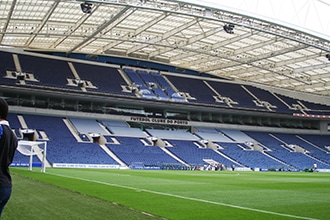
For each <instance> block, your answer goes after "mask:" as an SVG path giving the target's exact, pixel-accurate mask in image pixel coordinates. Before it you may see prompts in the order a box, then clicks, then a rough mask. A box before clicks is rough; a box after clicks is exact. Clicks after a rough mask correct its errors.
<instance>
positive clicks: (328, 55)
mask: <svg viewBox="0 0 330 220" xmlns="http://www.w3.org/2000/svg"><path fill="white" fill-rule="evenodd" d="M325 57H326V58H327V59H328V60H329V61H330V53H328V54H327V55H325Z"/></svg>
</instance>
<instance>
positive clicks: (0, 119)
mask: <svg viewBox="0 0 330 220" xmlns="http://www.w3.org/2000/svg"><path fill="white" fill-rule="evenodd" d="M7 115H8V104H7V102H6V101H5V100H4V99H2V98H0V216H1V214H2V211H3V209H4V207H5V205H6V204H7V202H8V200H9V198H10V195H11V191H12V179H11V175H10V172H9V166H10V164H11V163H12V162H13V158H14V154H15V151H16V148H17V144H18V143H17V138H16V135H15V134H14V133H13V131H12V130H11V128H10V127H9V123H8V121H7Z"/></svg>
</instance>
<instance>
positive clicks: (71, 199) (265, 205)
mask: <svg viewBox="0 0 330 220" xmlns="http://www.w3.org/2000/svg"><path fill="white" fill-rule="evenodd" d="M11 173H12V176H13V194H12V197H11V199H10V201H9V203H8V205H7V207H6V208H5V210H4V212H3V216H2V218H1V219H2V220H7V219H16V220H20V219H24V220H25V219H34V220H38V219H47V220H52V219H60V220H65V219H70V220H74V219H79V220H83V219H116V220H121V219H125V220H127V219H134V220H135V219H173V220H174V219H187V220H188V219H189V220H194V219H198V220H199V219H203V220H211V219H244V220H246V219H254V220H256V219H324V220H326V219H329V218H330V173H305V172H292V173H291V172H238V171H234V172H231V171H167V170H109V169H52V168H49V169H47V171H46V173H41V172H40V169H34V170H33V171H28V170H27V169H26V168H14V167H13V168H11Z"/></svg>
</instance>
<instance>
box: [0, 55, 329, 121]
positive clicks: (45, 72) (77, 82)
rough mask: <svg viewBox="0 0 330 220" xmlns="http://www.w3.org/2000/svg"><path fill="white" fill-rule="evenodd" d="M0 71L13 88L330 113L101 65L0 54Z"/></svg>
mask: <svg viewBox="0 0 330 220" xmlns="http://www.w3.org/2000/svg"><path fill="white" fill-rule="evenodd" d="M14 60H16V62H14ZM18 64H19V66H18ZM0 71H1V73H2V75H1V77H0V82H1V83H2V84H11V85H15V86H39V87H40V86H43V87H45V86H47V87H55V88H57V89H65V90H66V91H69V90H73V91H81V90H82V89H83V90H84V91H85V92H93V93H95V92H96V93H107V94H113V95H122V96H123V97H125V96H129V97H132V96H136V95H137V96H139V97H140V98H142V99H143V98H146V99H155V100H163V101H178V102H189V103H201V104H209V105H215V106H219V107H225V108H228V107H229V108H237V109H253V110H258V111H268V112H278V113H287V114H293V113H299V114H301V113H302V114H314V115H329V114H330V106H326V105H321V104H316V103H311V102H307V101H303V100H296V99H293V98H290V97H286V96H283V95H279V94H274V93H271V92H269V91H266V90H263V89H260V88H257V87H254V86H250V85H240V84H234V83H230V82H223V81H215V80H210V79H205V80H200V79H196V78H188V77H183V76H182V77H181V76H178V75H163V74H160V72H159V71H154V70H143V69H134V68H130V67H124V68H123V71H122V73H121V71H120V70H119V69H116V68H114V67H110V66H105V65H92V64H86V63H81V62H78V61H77V62H75V61H70V62H68V61H66V60H63V59H61V60H58V59H51V58H45V57H38V56H32V55H26V54H12V53H9V52H4V51H0ZM21 74H23V78H22V76H21ZM122 74H126V78H127V79H128V81H129V82H127V80H124V76H123V75H122ZM124 88H126V89H124ZM127 88H130V89H127Z"/></svg>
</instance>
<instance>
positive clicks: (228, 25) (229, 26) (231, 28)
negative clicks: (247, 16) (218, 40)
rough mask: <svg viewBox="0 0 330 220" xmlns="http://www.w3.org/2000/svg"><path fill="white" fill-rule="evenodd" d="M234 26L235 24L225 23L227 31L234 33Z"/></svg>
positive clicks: (224, 27)
mask: <svg viewBox="0 0 330 220" xmlns="http://www.w3.org/2000/svg"><path fill="white" fill-rule="evenodd" d="M234 27H235V25H233V24H225V25H224V26H223V29H224V30H225V31H226V33H228V34H233V33H234Z"/></svg>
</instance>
